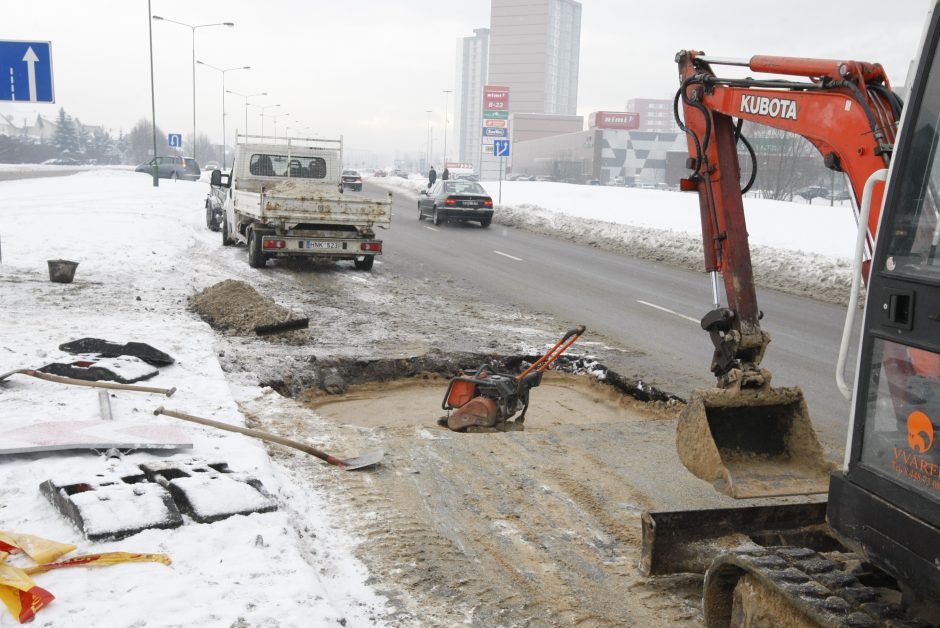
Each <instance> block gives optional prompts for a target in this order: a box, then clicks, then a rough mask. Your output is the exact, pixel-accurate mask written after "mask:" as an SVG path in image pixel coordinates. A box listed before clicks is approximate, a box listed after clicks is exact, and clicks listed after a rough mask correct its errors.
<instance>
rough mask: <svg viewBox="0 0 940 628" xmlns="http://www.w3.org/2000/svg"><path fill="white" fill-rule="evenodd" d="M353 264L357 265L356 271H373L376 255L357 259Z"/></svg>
mask: <svg viewBox="0 0 940 628" xmlns="http://www.w3.org/2000/svg"><path fill="white" fill-rule="evenodd" d="M353 263H354V264H355V265H356V270H372V264H374V263H375V255H363V256H362V258H361V259H360V258H358V257H357V258H356V260H355V261H354V262H353Z"/></svg>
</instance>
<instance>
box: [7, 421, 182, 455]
mask: <svg viewBox="0 0 940 628" xmlns="http://www.w3.org/2000/svg"><path fill="white" fill-rule="evenodd" d="M192 446H193V443H192V440H191V439H190V438H189V437H188V436H187V434H186V432H185V431H183V430H182V429H180V428H178V427H176V426H173V425H160V424H155V423H154V422H153V421H147V422H146V423H137V422H132V421H104V420H95V421H43V422H36V421H29V420H22V419H20V420H15V419H14V420H9V419H4V421H3V426H2V428H0V456H4V455H11V454H25V453H36V452H43V451H66V450H70V449H112V448H113V449H191V448H192Z"/></svg>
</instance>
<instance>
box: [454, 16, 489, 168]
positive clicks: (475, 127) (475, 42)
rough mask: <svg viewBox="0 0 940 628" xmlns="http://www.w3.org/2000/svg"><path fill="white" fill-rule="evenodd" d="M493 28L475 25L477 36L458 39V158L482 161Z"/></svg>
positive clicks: (456, 123)
mask: <svg viewBox="0 0 940 628" xmlns="http://www.w3.org/2000/svg"><path fill="white" fill-rule="evenodd" d="M489 46H490V29H488V28H475V29H473V37H461V38H460V39H458V40H457V84H456V86H455V89H454V129H455V130H456V132H457V147H458V148H457V161H459V162H461V163H464V164H473V165H474V169H476V168H477V165H478V164H479V161H480V129H481V127H482V124H481V119H482V112H481V108H482V103H483V85H484V84H485V83H486V72H487V68H488V61H489Z"/></svg>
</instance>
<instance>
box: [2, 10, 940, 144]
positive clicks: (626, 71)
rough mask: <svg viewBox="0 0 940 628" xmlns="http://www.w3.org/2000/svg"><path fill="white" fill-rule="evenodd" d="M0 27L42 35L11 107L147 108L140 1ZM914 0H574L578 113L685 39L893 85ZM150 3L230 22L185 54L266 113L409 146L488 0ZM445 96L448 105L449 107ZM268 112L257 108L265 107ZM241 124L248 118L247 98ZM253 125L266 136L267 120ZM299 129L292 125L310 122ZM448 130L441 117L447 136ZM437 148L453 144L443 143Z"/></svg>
mask: <svg viewBox="0 0 940 628" xmlns="http://www.w3.org/2000/svg"><path fill="white" fill-rule="evenodd" d="M3 4H4V6H3V12H2V15H3V19H2V22H0V40H6V39H10V40H35V41H51V42H52V50H53V53H52V54H53V70H54V75H55V95H56V104H55V105H41V106H39V107H37V106H29V105H22V104H20V105H11V104H10V103H0V112H2V113H10V112H13V113H16V114H17V118H18V119H19V118H20V117H22V114H24V113H26V112H29V111H36V110H39V111H40V112H41V113H42V114H43V115H44V116H47V117H49V118H54V117H55V115H56V113H57V111H58V108H59V107H60V106H61V107H64V108H65V109H66V111H67V112H68V113H70V114H72V115H73V116H77V117H78V118H80V119H81V120H82V121H83V122H84V123H86V124H93V125H98V124H101V125H104V126H106V127H109V128H112V129H115V130H117V129H120V128H123V129H124V130H125V131H126V130H128V129H129V128H130V127H132V126H133V125H134V123H135V122H136V121H137V120H139V119H140V118H142V117H146V118H148V119H149V117H150V69H149V50H148V41H147V25H148V13H147V2H146V0H81V1H71V0H59V1H54V0H31V1H30V2H12V1H7V2H4V3H3ZM929 4H930V2H929V1H928V0H895V1H894V2H892V3H890V4H889V5H886V4H885V3H884V2H880V1H879V2H875V1H874V0H841V1H836V0H829V1H826V0H823V1H820V0H787V1H786V2H781V1H776V2H755V1H754V0H748V1H744V0H720V1H718V2H711V3H704V2H701V1H694V2H693V1H692V0H659V1H657V2H636V1H633V0H630V1H627V0H584V1H583V2H582V7H583V8H582V22H581V69H580V80H579V89H578V113H579V114H582V115H587V114H588V113H589V112H591V111H596V110H614V111H617V110H622V108H623V107H624V103H625V101H626V100H627V99H628V98H634V97H651V98H669V97H671V96H672V95H673V94H674V92H675V89H676V86H677V79H676V66H675V64H674V62H673V57H674V55H675V53H676V51H677V50H679V49H682V48H694V49H699V50H704V51H706V52H708V53H709V54H712V55H716V56H727V57H749V56H751V55H755V54H776V55H787V56H802V57H827V58H833V57H836V58H852V59H857V60H865V61H872V62H879V63H881V64H882V65H884V66H885V68H886V70H887V72H888V76H889V77H890V78H891V80H892V82H893V83H895V84H897V85H900V84H903V83H904V80H905V76H906V73H907V69H908V65H909V62H910V60H911V59H912V57H913V56H914V54H915V49H916V48H917V46H918V43H919V39H920V36H921V32H922V29H923V23H924V19H925V16H926V12H927V9H928V5H929ZM152 11H153V14H155V15H160V16H163V17H166V18H170V19H174V20H178V21H181V22H187V23H189V24H207V23H212V22H234V23H235V27H234V28H226V27H211V28H202V29H198V30H197V31H196V58H197V59H200V60H203V61H205V62H206V63H210V64H212V65H216V66H218V67H222V68H229V67H238V66H244V65H250V66H252V69H251V70H247V71H237V72H229V73H228V74H227V75H226V88H227V89H231V90H233V91H237V92H242V93H246V94H247V93H254V92H262V91H266V92H268V94H269V96H268V97H266V98H265V97H258V98H254V99H252V102H257V103H259V104H267V105H274V104H279V105H280V107H273V108H269V109H268V110H267V111H266V115H274V114H277V113H287V114H289V115H288V116H287V117H282V118H279V124H278V128H279V131H278V132H279V134H280V133H281V132H282V131H283V127H284V124H285V122H286V121H287V120H291V121H292V122H288V124H291V125H293V126H295V127H297V128H300V127H309V128H310V131H309V132H314V133H316V134H319V135H323V136H335V135H339V134H343V135H344V136H345V138H346V143H347V146H348V147H350V148H355V149H360V150H373V151H376V152H378V153H381V154H385V155H390V156H391V155H393V154H394V152H395V151H403V152H404V151H407V152H422V153H423V151H424V146H425V138H426V131H427V121H428V117H429V116H428V115H427V114H426V113H425V111H426V110H428V109H430V110H432V111H433V112H434V113H433V114H432V115H431V116H430V117H431V121H432V122H433V123H434V124H435V125H436V127H437V130H436V131H435V141H436V143H437V144H438V150H440V143H441V133H440V129H441V127H442V126H443V117H444V98H445V97H444V94H443V93H442V90H445V89H453V87H454V78H455V63H456V58H455V57H456V40H457V38H458V37H465V36H470V35H472V32H473V29H474V28H479V27H486V26H489V13H490V3H489V2H488V1H487V0H464V1H463V2H452V1H448V0H398V1H397V2H396V1H390V0H353V1H347V2H337V1H335V0H333V1H329V2H327V1H324V0H267V1H260V0H252V1H243V0H226V1H225V2H216V1H212V0H186V1H181V0H152ZM191 37H192V36H191V30H190V29H188V28H185V27H182V26H178V25H175V24H170V23H167V22H154V23H153V47H154V59H155V61H154V63H155V74H156V110H157V116H156V117H157V123H158V124H159V125H160V126H161V127H162V128H163V129H164V130H165V131H168V132H171V131H172V132H180V133H183V134H184V135H185V134H187V133H191V132H192V126H193V122H192V107H193V105H192V102H193V101H192V74H191V72H192V69H191V68H192V38H191ZM196 106H197V111H196V124H197V129H198V131H199V132H200V133H203V132H205V133H207V134H208V135H209V136H210V138H211V139H212V140H213V141H214V142H218V141H219V138H220V136H221V131H222V123H221V109H222V88H221V80H220V75H219V73H218V72H215V71H213V70H210V69H207V68H204V67H201V66H197V67H196ZM453 110H454V107H453V102H452V101H451V102H450V112H451V119H452V118H453ZM226 111H227V113H228V114H229V117H228V118H227V120H228V122H227V130H228V132H229V135H230V136H231V134H232V132H233V129H234V128H235V127H237V128H238V129H239V131H243V130H244V126H245V106H244V99H242V98H238V97H234V96H227V97H226ZM267 119H268V120H269V121H270V119H269V118H267ZM248 124H249V130H250V132H251V133H258V132H259V131H260V122H259V116H258V109H257V108H254V107H252V108H251V109H250V110H249V122H248ZM269 124H270V122H269V123H268V124H266V128H265V131H266V132H267V133H269V134H270V133H271V132H272V131H273V126H270V125H269ZM309 132H308V131H305V133H309ZM454 137H455V133H454V129H453V125H452V124H451V125H450V129H449V138H450V139H449V142H450V143H451V146H452V145H453V141H454V139H453V138H454ZM449 152H452V151H449Z"/></svg>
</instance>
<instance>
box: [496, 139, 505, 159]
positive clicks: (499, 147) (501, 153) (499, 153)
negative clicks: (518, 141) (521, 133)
mask: <svg viewBox="0 0 940 628" xmlns="http://www.w3.org/2000/svg"><path fill="white" fill-rule="evenodd" d="M493 156H494V157H509V140H495V141H494V142H493Z"/></svg>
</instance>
